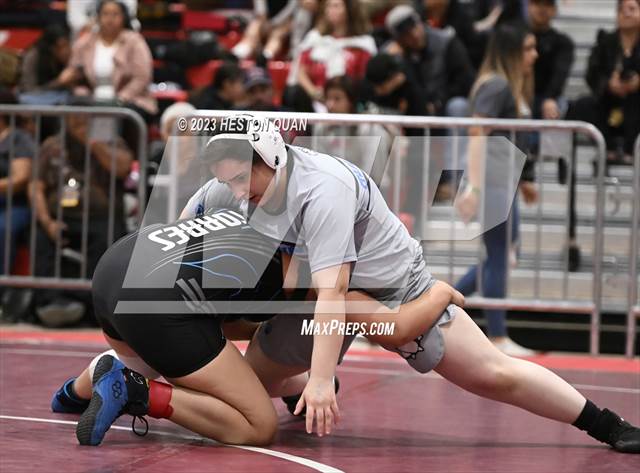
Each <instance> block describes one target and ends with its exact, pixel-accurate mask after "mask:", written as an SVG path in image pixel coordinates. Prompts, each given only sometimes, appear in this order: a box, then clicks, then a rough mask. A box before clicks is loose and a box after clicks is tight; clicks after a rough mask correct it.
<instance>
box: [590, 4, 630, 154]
mask: <svg viewBox="0 0 640 473" xmlns="http://www.w3.org/2000/svg"><path fill="white" fill-rule="evenodd" d="M617 22H618V28H617V29H616V30H615V31H611V32H605V31H602V30H601V31H599V32H598V39H597V42H596V44H595V46H594V47H593V49H592V50H591V56H590V57H589V66H588V69H587V83H588V84H589V87H590V88H591V91H592V93H593V95H594V97H595V101H596V105H595V106H596V114H595V117H594V118H595V119H596V124H597V125H598V128H599V129H600V131H601V132H602V133H603V135H604V136H605V139H606V141H607V149H608V150H609V156H608V157H609V159H610V160H614V161H624V162H629V163H630V162H631V154H632V153H633V145H634V141H635V139H636V137H637V136H638V134H639V133H640V0H618V18H617Z"/></svg>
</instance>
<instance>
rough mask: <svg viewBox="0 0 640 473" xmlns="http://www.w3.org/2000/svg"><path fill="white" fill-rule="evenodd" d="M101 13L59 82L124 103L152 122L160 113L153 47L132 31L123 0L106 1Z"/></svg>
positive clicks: (76, 46)
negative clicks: (151, 88)
mask: <svg viewBox="0 0 640 473" xmlns="http://www.w3.org/2000/svg"><path fill="white" fill-rule="evenodd" d="M97 12H98V16H97V29H96V30H94V31H91V32H90V33H87V34H85V35H83V36H81V37H79V38H78V39H77V40H76V41H75V43H74V44H73V48H72V54H71V61H70V64H69V66H68V67H67V68H66V69H65V70H64V71H62V73H61V74H60V77H59V78H58V81H59V83H61V84H63V85H73V86H75V89H74V93H75V94H76V95H83V96H87V95H89V96H92V97H93V98H94V100H96V101H97V102H103V103H113V102H117V103H121V104H123V105H125V106H127V107H130V108H132V109H134V110H135V111H137V112H138V113H140V114H141V115H142V116H143V117H144V118H145V119H146V120H147V121H149V120H150V118H151V116H152V115H154V114H155V113H157V104H156V100H155V99H154V98H153V96H152V95H151V93H150V92H149V85H150V84H151V79H152V74H153V64H152V59H151V52H150V51H149V47H148V46H147V43H146V42H145V40H144V38H143V37H142V35H141V34H139V33H137V32H135V31H132V30H131V21H130V18H129V13H128V10H127V7H126V6H125V5H124V4H123V3H121V2H117V1H113V0H105V1H102V2H100V3H99V4H98V9H97Z"/></svg>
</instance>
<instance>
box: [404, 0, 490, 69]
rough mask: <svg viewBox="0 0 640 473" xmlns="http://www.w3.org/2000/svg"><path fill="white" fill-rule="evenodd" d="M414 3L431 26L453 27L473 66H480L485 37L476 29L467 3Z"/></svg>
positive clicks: (431, 0)
mask: <svg viewBox="0 0 640 473" xmlns="http://www.w3.org/2000/svg"><path fill="white" fill-rule="evenodd" d="M414 5H415V8H416V11H417V12H418V13H419V14H420V16H421V17H422V19H423V20H425V21H426V22H427V24H428V25H429V26H431V27H432V28H438V29H444V28H447V27H451V28H453V30H454V31H455V32H456V36H457V37H458V38H459V39H460V41H461V42H462V44H464V46H465V48H466V50H467V52H468V53H469V58H470V59H471V63H472V64H473V66H474V68H477V67H479V66H480V63H481V62H482V58H483V56H484V50H485V48H486V44H487V38H486V35H485V34H481V33H479V32H478V31H476V29H475V26H474V24H473V18H472V16H471V15H470V12H469V8H468V6H467V5H462V4H461V3H460V2H459V0H414Z"/></svg>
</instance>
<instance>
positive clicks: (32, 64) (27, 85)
mask: <svg viewBox="0 0 640 473" xmlns="http://www.w3.org/2000/svg"><path fill="white" fill-rule="evenodd" d="M70 58H71V43H70V41H69V30H68V29H67V28H66V27H65V26H63V25H59V24H52V25H49V26H47V27H46V28H45V30H44V31H43V33H42V36H40V38H39V39H38V41H37V42H36V44H35V45H34V46H32V47H31V48H30V49H29V50H28V51H27V53H26V54H25V55H24V58H23V60H22V67H21V73H20V83H19V85H18V89H19V90H20V102H21V103H26V104H38V105H53V104H57V103H64V102H66V101H67V99H68V95H69V91H68V89H67V88H66V87H64V86H63V85H62V84H60V83H59V81H58V78H59V76H60V73H61V72H62V71H63V70H64V69H65V68H66V67H67V64H68V63H69V59H70Z"/></svg>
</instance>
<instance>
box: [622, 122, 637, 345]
mask: <svg viewBox="0 0 640 473" xmlns="http://www.w3.org/2000/svg"><path fill="white" fill-rule="evenodd" d="M632 196H633V213H632V216H631V241H630V244H629V281H628V284H629V291H628V299H627V300H628V305H629V312H628V313H627V341H626V347H625V354H626V355H627V357H632V356H633V355H634V351H635V342H636V322H637V318H638V317H639V316H640V300H638V296H639V294H638V285H639V284H640V281H639V280H638V256H639V255H638V246H639V245H640V242H639V240H640V198H639V197H638V196H640V135H639V136H638V138H637V139H636V143H635V147H634V160H633V194H632Z"/></svg>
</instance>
